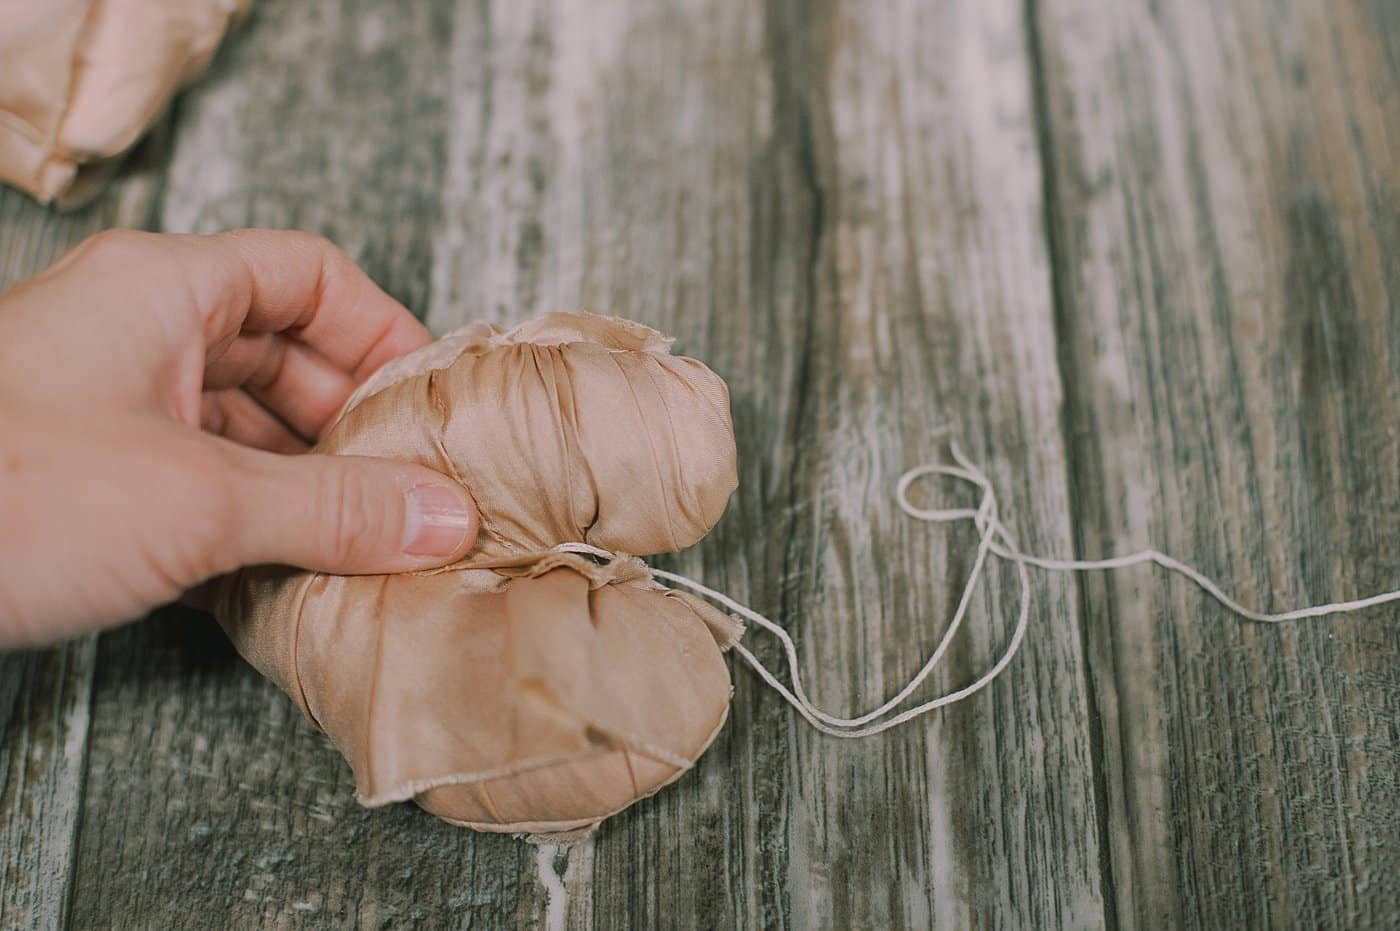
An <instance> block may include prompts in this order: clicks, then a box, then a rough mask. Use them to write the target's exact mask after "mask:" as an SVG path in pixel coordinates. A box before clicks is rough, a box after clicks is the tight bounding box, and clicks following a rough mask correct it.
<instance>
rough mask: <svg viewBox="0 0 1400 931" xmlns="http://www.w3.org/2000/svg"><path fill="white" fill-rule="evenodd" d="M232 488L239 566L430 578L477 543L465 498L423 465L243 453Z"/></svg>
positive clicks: (473, 509)
mask: <svg viewBox="0 0 1400 931" xmlns="http://www.w3.org/2000/svg"><path fill="white" fill-rule="evenodd" d="M242 458H243V460H244V461H243V463H242V466H243V467H242V468H240V469H239V470H238V476H237V478H236V479H235V482H236V484H237V487H236V488H235V489H234V494H236V495H237V496H238V501H239V508H240V516H239V519H238V521H237V532H236V536H237V538H238V539H237V543H236V545H237V548H238V551H239V553H240V555H241V556H242V562H243V563H244V564H257V563H281V564H285V565H291V566H299V567H301V568H303V569H311V570H314V571H318V572H332V573H336V574H339V575H353V574H364V573H388V572H412V571H415V570H419V569H432V568H435V567H437V566H441V565H446V564H447V563H450V562H454V561H456V560H457V559H460V558H461V557H462V556H464V555H466V553H467V551H468V550H469V549H471V547H472V544H474V543H475V542H476V532H477V528H478V526H479V523H480V522H479V519H478V516H477V510H476V504H475V503H474V502H473V501H472V499H471V496H470V495H469V494H468V493H467V490H466V489H465V488H463V487H462V486H461V485H460V484H459V483H457V482H455V481H453V480H452V479H450V478H448V477H447V476H445V475H442V474H441V473H438V472H434V471H433V470H431V469H427V468H424V467H422V466H417V465H410V464H409V463H404V462H393V461H390V460H386V459H369V458H363V457H358V456H323V455H314V454H308V455H299V456H282V455H277V454H275V453H268V452H262V451H260V450H252V449H248V450H246V451H245V454H244V456H243V457H242Z"/></svg>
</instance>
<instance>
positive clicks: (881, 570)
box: [429, 2, 1104, 928]
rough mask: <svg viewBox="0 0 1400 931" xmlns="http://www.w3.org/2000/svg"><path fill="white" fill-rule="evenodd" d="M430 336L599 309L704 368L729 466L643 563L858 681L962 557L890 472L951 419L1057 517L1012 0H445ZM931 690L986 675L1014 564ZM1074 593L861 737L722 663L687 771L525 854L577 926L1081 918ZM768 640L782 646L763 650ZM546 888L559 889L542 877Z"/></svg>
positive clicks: (1086, 912)
mask: <svg viewBox="0 0 1400 931" xmlns="http://www.w3.org/2000/svg"><path fill="white" fill-rule="evenodd" d="M461 12H462V15H461V16H459V18H458V20H457V24H456V28H455V35H456V43H455V49H456V51H455V54H454V72H453V86H454V88H455V91H454V93H456V94H457V96H456V97H455V98H454V107H455V112H454V123H453V130H452V132H451V134H450V136H449V141H448V153H449V155H448V166H449V168H448V175H447V184H446V194H445V197H446V207H445V210H446V213H445V217H444V222H443V223H442V225H441V227H440V229H441V239H440V241H439V252H438V258H437V261H436V263H435V266H434V270H435V273H436V274H437V278H436V280H435V285H434V292H433V301H432V304H431V311H430V314H429V321H430V323H431V324H433V325H434V326H435V327H436V328H438V329H447V328H449V327H452V326H455V325H457V324H460V323H461V322H463V321H464V320H468V319H472V318H475V317H480V316H487V317H492V318H496V319H501V320H515V319H520V318H522V317H524V316H527V315H529V314H532V313H536V312H539V311H544V310H550V309H555V308H565V309H573V308H577V307H587V308H591V309H595V310H602V311H607V312H611V313H617V314H621V315H624V316H628V317H633V318H636V319H639V320H643V321H646V322H649V323H652V324H654V325H657V326H659V327H660V328H662V329H664V330H667V331H669V332H671V333H674V334H676V335H677V336H678V337H679V342H678V344H677V345H678V349H679V350H681V351H684V352H687V353H691V354H694V355H697V356H699V357H701V358H704V359H706V360H707V361H708V362H709V363H710V364H711V365H713V366H714V367H715V368H716V369H717V370H718V371H719V372H721V373H722V374H723V375H725V377H726V378H728V379H729V382H730V385H731V388H732V392H733V403H734V412H735V417H736V424H737V429H738V434H739V444H740V464H741V476H742V479H741V487H740V490H739V493H738V495H737V497H736V499H735V501H734V502H733V504H732V505H731V511H730V513H729V514H728V515H727V516H726V518H725V519H724V521H722V522H721V524H720V526H719V527H718V528H717V530H716V531H715V532H714V533H713V534H712V535H711V536H710V537H709V538H707V539H706V540H705V541H704V543H702V544H701V545H700V546H699V547H698V548H697V549H696V550H694V551H692V552H690V553H687V554H685V555H683V556H681V557H679V558H675V559H666V560H663V561H662V563H663V564H664V565H667V566H672V567H679V568H680V571H683V572H686V573H688V574H692V575H695V576H697V577H700V578H703V579H705V580H706V581H707V582H709V583H710V584H712V585H717V586H719V587H721V588H724V589H725V590H727V591H730V592H732V593H733V594H734V595H735V596H736V597H739V598H741V599H743V600H745V601H748V602H749V603H751V604H753V605H755V606H756V607H758V608H760V609H762V610H765V611H768V612H771V613H772V614H773V615H774V616H777V617H780V618H782V619H784V620H785V621H787V622H788V623H789V624H790V625H791V626H792V628H793V629H794V631H795V632H796V633H797V635H798V636H799V638H800V639H801V640H802V641H803V644H804V664H805V668H806V669H807V671H808V675H809V676H810V677H812V681H813V682H814V683H815V684H814V691H815V692H816V694H817V695H819V696H820V697H821V698H822V699H823V700H825V701H826V702H827V703H829V704H831V705H833V706H836V707H852V706H854V705H855V704H857V703H866V704H868V703H871V702H873V701H876V700H878V699H879V698H881V697H883V696H885V695H887V694H889V693H890V692H892V691H893V690H894V688H895V687H896V686H897V683H898V682H900V681H902V680H903V679H904V678H905V677H907V676H908V675H910V674H911V673H912V672H913V671H914V670H915V669H916V668H917V667H918V665H919V663H920V662H921V660H922V657H923V656H924V655H925V653H926V652H927V651H928V650H929V649H930V648H931V645H932V643H933V642H934V641H935V640H936V637H937V634H938V633H939V632H940V631H941V629H942V625H943V623H944V619H945V618H946V617H947V616H948V615H949V613H950V612H951V608H952V602H953V601H954V600H955V598H956V595H957V589H958V587H959V586H960V580H961V578H962V576H963V575H964V573H966V571H967V570H968V568H969V556H968V547H969V546H970V545H971V543H972V538H971V535H970V533H963V534H960V535H955V536H954V537H953V538H952V539H951V540H950V541H945V540H944V539H943V537H942V536H941V535H940V534H939V533H937V532H935V531H931V530H929V529H928V528H926V527H924V526H922V525H912V526H911V524H910V522H908V520H907V519H906V518H904V517H902V516H901V515H899V513H898V512H897V511H896V509H895V508H894V506H893V501H892V500H891V490H892V487H891V486H892V483H893V481H894V480H895V478H896V477H897V476H898V475H899V473H900V472H901V471H902V470H903V469H905V468H906V467H908V466H911V465H914V464H916V463H918V462H920V461H924V460H927V459H929V458H930V457H932V456H934V455H935V453H936V452H937V449H938V446H937V444H936V443H935V442H933V440H932V438H931V436H930V431H931V428H932V427H933V426H935V425H936V424H938V423H940V422H947V421H953V422H957V423H960V424H961V425H962V427H963V436H964V439H965V442H966V443H967V444H968V445H969V446H970V447H971V449H972V450H973V452H974V453H975V454H976V455H979V456H981V457H982V458H984V459H985V460H986V461H988V462H989V463H990V465H991V468H992V471H993V474H994V476H995V477H996V479H997V481H998V482H999V483H1000V485H1001V487H1002V489H1003V490H1004V493H1005V495H1006V496H1007V500H1006V506H1007V507H1008V508H1010V509H1011V513H1012V514H1014V518H1013V519H1014V522H1015V525H1016V527H1017V530H1018V532H1019V533H1020V534H1021V535H1022V539H1023V541H1024V542H1025V543H1026V544H1027V545H1031V546H1035V547H1036V548H1039V549H1051V550H1055V549H1058V550H1061V551H1066V550H1068V549H1069V548H1070V545H1071V534H1070V531H1069V526H1068V523H1067V518H1066V516H1065V515H1066V514H1067V513H1068V510H1069V506H1068V500H1067V485H1066V477H1065V471H1064V469H1065V466H1064V455H1063V451H1062V448H1061V445H1060V429H1059V425H1058V421H1057V415H1058V403H1059V397H1060V395H1059V384H1058V376H1057V372H1056V359H1055V352H1054V336H1053V332H1052V328H1051V323H1052V314H1051V310H1052V306H1051V296H1050V285H1049V280H1050V279H1049V272H1048V268H1047V264H1048V259H1047V256H1046V253H1045V250H1044V249H1043V247H1042V241H1041V235H1042V231H1043V222H1042V221H1043V218H1042V215H1041V207H1040V198H1041V180H1040V174H1039V169H1038V156H1037V152H1036V146H1035V133H1034V111H1033V107H1032V101H1031V96H1030V81H1029V65H1028V56H1027V53H1026V46H1025V43H1024V36H1023V31H1022V26H1023V23H1022V18H1021V5H1020V4H1019V3H1012V2H993V3H976V2H960V3H944V4H920V3H913V2H907V3H902V4H892V3H884V2H880V3H850V4H846V5H843V6H840V7H834V6H832V5H830V4H822V3H817V4H811V3H797V2H771V3H769V4H767V5H766V6H765V7H759V6H756V5H753V4H747V3H740V2H734V3H721V2H711V3H698V2H697V3H688V4H673V5H669V6H666V7H664V8H658V7H657V5H655V4H651V3H633V4H624V3H617V4H608V5H604V6H600V5H598V4H585V3H555V4H546V3H518V4H511V5H505V4H499V5H495V6H492V7H490V8H489V10H488V9H486V8H484V7H476V8H465V9H463V10H462V11H461ZM1000 582H1001V584H998V585H995V586H993V588H994V590H995V591H996V592H997V593H998V596H999V597H997V598H987V597H983V598H979V600H978V601H977V602H976V605H975V611H974V616H975V618H976V620H975V621H974V622H973V623H972V624H971V628H972V629H971V630H970V631H969V632H968V637H967V642H965V643H963V644H961V645H960V646H959V647H958V648H957V649H956V650H955V651H954V655H953V658H952V659H951V660H950V661H949V663H948V668H947V670H946V672H945V673H944V674H943V675H941V676H939V677H938V682H939V685H940V686H942V687H944V688H946V687H948V686H951V685H954V684H962V683H964V682H967V681H969V680H970V679H971V678H972V677H973V676H974V674H975V673H976V672H977V671H979V670H980V669H982V668H985V666H986V665H987V664H989V662H990V659H991V657H992V656H993V653H994V651H995V650H996V649H997V648H998V647H1000V646H1001V645H1002V644H1003V643H1004V642H1005V639H1006V637H1007V635H1008V632H1009V628H1010V618H1009V615H1008V607H1007V606H1008V604H1009V601H1010V599H1011V596H1012V588H1011V586H1010V584H1009V582H1010V579H1009V578H1008V577H1006V576H1002V577H1000ZM1073 591H1074V589H1073V586H1072V583H1067V582H1065V581H1064V580H1057V579H1052V580H1049V582H1048V583H1038V585H1037V610H1036V627H1035V634H1034V636H1033V638H1032V640H1031V642H1030V643H1029V644H1028V646H1027V648H1026V652H1025V653H1024V654H1023V655H1022V657H1021V658H1020V660H1019V661H1018V662H1017V663H1016V665H1015V666H1013V667H1012V669H1011V670H1010V671H1009V672H1008V673H1007V676H1006V678H1005V680H1003V681H1002V682H1001V683H999V684H998V685H997V686H996V687H995V688H994V689H992V690H991V691H990V692H989V693H987V694H986V695H983V696H981V697H979V698H977V699H976V700H974V701H971V702H969V703H968V704H966V705H965V706H962V707H959V708H957V709H955V710H952V711H950V712H948V713H945V714H942V715H939V716H935V717H933V718H930V719H927V720H926V722H922V723H920V724H917V725H913V726H911V727H909V728H907V729H905V730H903V731H900V732H896V733H894V734H890V735H888V736H885V737H880V738H875V739H872V740H870V741H868V742H865V743H859V744H847V743H840V742H837V741H834V740H830V739H827V738H822V737H820V736H818V735H816V734H814V733H813V732H811V731H809V730H808V729H807V728H806V726H805V725H803V724H801V723H800V721H799V720H798V719H797V717H796V715H795V714H793V713H792V712H791V710H790V709H788V708H787V707H786V706H785V705H783V704H782V703H781V702H780V701H778V700H777V699H776V697H775V696H774V695H773V694H771V693H770V692H768V691H767V690H765V689H763V688H762V687H760V686H759V685H758V684H757V680H756V679H755V677H754V676H752V675H750V674H748V673H746V672H744V671H743V668H742V667H738V668H737V670H736V685H737V694H736V696H735V707H734V715H733V719H732V722H731V724H730V725H729V727H727V729H726V730H725V732H724V733H723V734H722V736H721V737H720V739H719V740H718V742H717V743H716V745H715V746H714V747H713V748H712V749H711V750H710V751H709V752H708V753H707V754H706V756H705V757H704V758H702V760H701V761H700V764H699V766H698V767H697V770H696V772H695V773H693V774H691V775H690V776H688V777H687V778H686V779H685V780H684V781H682V782H681V783H679V784H678V785H677V786H675V787H674V788H672V789H668V790H666V791H665V792H663V793H661V794H660V795H659V796H657V797H656V798H655V799H652V800H650V801H648V802H646V803H643V804H641V805H638V806H637V807H636V808H635V809H633V810H631V811H629V812H628V813H626V814H625V815H623V816H621V817H618V818H616V819H614V820H613V821H611V822H609V823H608V824H606V825H605V826H604V827H603V829H602V830H601V831H600V832H599V834H598V835H597V837H596V839H594V840H593V841H592V842H590V843H589V844H586V845H583V846H581V847H576V848H574V849H573V850H572V851H567V852H565V851H558V852H554V851H550V852H546V853H545V854H544V855H543V862H544V866H545V867H546V873H545V877H544V878H545V880H546V881H548V882H549V883H550V884H551V885H554V886H555V887H556V888H555V899H554V909H553V910H552V911H550V912H549V914H548V917H550V918H552V919H553V920H554V921H556V922H562V923H567V925H569V926H571V927H592V926H597V927H618V928H626V927H658V926H660V927H673V926H678V927H755V928H756V927H796V928H804V927H838V928H840V927H889V928H895V927H925V926H928V925H929V924H930V923H934V924H937V925H938V926H939V927H963V926H970V925H974V924H976V925H981V926H991V927H996V926H1009V927H1032V926H1034V927H1065V926H1075V927H1077V926H1097V925H1099V924H1101V923H1102V922H1103V921H1104V914H1103V902H1102V891H1101V888H1100V885H1099V849H1098V843H1099V841H1098V829H1097V826H1096V811H1095V802H1094V792H1093V783H1092V765H1091V759H1090V757H1091V747H1090V740H1089V735H1090V731H1089V726H1088V721H1087V712H1088V699H1087V695H1086V694H1085V692H1084V690H1083V687H1082V686H1083V682H1084V670H1083V667H1082V663H1081V658H1080V639H1079V632H1078V628H1077V622H1076V607H1075V603H1074V599H1073V598H1072V597H1071V596H1072V593H1073ZM755 642H756V644H757V648H758V649H759V650H760V652H761V654H762V655H764V656H765V657H767V658H768V659H769V660H770V661H771V660H773V659H774V658H775V657H776V655H777V653H776V651H775V650H773V649H772V644H771V643H765V642H763V641H762V640H761V639H758V640H756V641H755ZM560 898H563V899H564V902H563V905H562V907H560V905H559V899H560Z"/></svg>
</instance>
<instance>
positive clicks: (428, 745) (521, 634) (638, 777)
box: [216, 314, 741, 835]
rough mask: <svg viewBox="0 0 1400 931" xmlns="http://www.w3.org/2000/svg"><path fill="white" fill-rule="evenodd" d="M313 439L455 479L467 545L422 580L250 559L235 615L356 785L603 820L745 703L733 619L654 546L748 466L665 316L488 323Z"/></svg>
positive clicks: (524, 821)
mask: <svg viewBox="0 0 1400 931" xmlns="http://www.w3.org/2000/svg"><path fill="white" fill-rule="evenodd" d="M317 451H319V452H323V453H332V454H345V455H367V456H380V457H386V458H395V459H400V460H404V461H408V462H415V463H418V464H421V465H425V466H428V467H430V468H433V469H436V470H438V471H440V472H443V473H445V474H447V475H449V476H452V477H454V478H456V479H457V481H459V482H461V483H462V485H463V486H464V487H466V488H467V489H468V491H469V492H470V494H471V495H472V497H473V499H474V500H475V502H476V504H477V507H478V509H479V510H480V514H481V531H480V534H479V537H478V543H477V545H476V547H475V548H474V549H473V551H472V552H471V553H470V554H469V555H468V556H467V557H466V558H465V559H463V560H461V561H460V562H458V563H456V564H454V565H451V566H447V567H444V568H442V569H437V570H432V571H428V572H420V573H411V574H402V575H381V576H350V577H346V576H330V575H324V574H320V573H312V572H303V571H299V570H295V569H288V568H274V567H261V568H255V569H250V570H245V571H243V572H240V573H238V574H236V575H234V576H232V577H230V578H229V579H227V580H225V582H224V583H223V584H222V585H221V587H220V590H219V592H218V595H217V598H216V614H217V616H218V617H219V620H220V622H221V623H222V624H223V626H224V628H225V629H226V630H227V632H228V633H229V636H230V637H231V638H232V640H233V642H234V643H235V645H236V646H237V647H238V649H239V651H240V652H241V653H242V654H243V655H244V656H245V657H246V658H247V659H248V660H249V661H250V662H251V663H252V664H253V665H254V666H256V667H257V668H258V669H259V670H260V671H261V672H262V673H263V674H264V675H266V676H267V677H268V678H270V679H272V680H273V681H274V682H276V683H277V684H278V685H279V686H280V687H281V688H282V689H283V690H285V691H286V692H287V693H288V694H289V695H290V696H291V697H292V698H293V699H294V700H295V701H296V702H297V704H298V705H299V706H300V708H301V710H302V711H303V712H304V713H305V714H306V716H307V717H308V718H309V719H310V720H311V721H312V722H313V723H314V724H315V725H316V726H317V727H319V728H320V729H321V730H322V731H324V732H325V733H326V734H327V735H329V736H330V738H331V740H332V741H334V743H335V744H336V746H337V747H338V748H339V749H340V751H341V752H342V753H343V754H344V755H345V757H346V759H347V760H348V761H349V763H350V765H351V767H352V768H353V770H354V773H355V782H356V787H357V792H358V795H359V798H360V800H361V801H362V802H363V803H364V804H366V805H371V806H373V805H383V804H387V803H390V802H396V801H404V800H408V799H412V800H414V801H416V802H417V803H418V804H419V805H421V806H422V807H424V808H425V809H427V810H428V811H430V812H432V813H433V814H435V815H437V816H439V817H441V818H443V819H444V820H446V821H449V822H451V823H453V824H458V825H462V826H465V827H471V828H477V829H480V830H487V831H505V832H519V833H530V834H537V835H562V834H566V833H569V832H577V831H580V830H587V829H589V828H591V827H592V826H594V825H596V824H597V823H598V822H599V821H601V820H602V819H603V818H605V817H607V816H609V815H611V814H613V813H615V812H617V811H620V810H621V809H623V808H625V807H627V806H628V805H630V804H632V803H633V802H635V801H636V800H638V799H640V798H644V797H646V796H648V795H650V794H652V793H654V792H656V791H657V790H658V789H660V788H662V787H663V786H665V785H667V784H668V783H670V782H673V781H674V780H676V779H678V778H679V777H680V776H682V775H683V774H684V773H685V772H686V771H687V770H688V769H689V768H690V767H691V766H692V765H693V764H694V762H695V760H696V759H697V758H698V757H699V756H700V754H701V753H702V752H703V751H704V750H705V748H706V747H707V746H709V744H710V742H711V741H712V740H713V739H714V737H715V735H716V734H717V733H718V731H719V729H720V727H721V726H722V725H723V724H724V721H725V719H726V717H727V715H728V709H729V701H730V696H731V694H732V686H731V683H730V678H729V671H728V668H727V666H726V664H725V662H724V659H723V657H722V655H721V654H722V652H723V651H724V650H727V649H728V648H729V647H730V646H732V645H733V644H734V643H735V642H736V641H737V639H738V637H739V634H740V633H741V627H740V623H739V622H738V621H737V620H735V619H733V618H732V617H731V616H730V615H728V614H726V613H725V612H723V611H720V610H718V609H716V608H715V607H713V606H711V605H709V604H707V603H706V602H705V601H703V600H702V599H700V598H697V597H695V596H693V595H690V594H687V593H684V592H680V591H675V590H672V589H668V588H666V587H664V586H662V585H661V584H660V583H658V582H657V581H655V580H654V579H653V577H652V575H651V573H650V572H649V571H648V569H647V567H646V566H645V564H643V563H642V562H641V560H640V559H637V558H636V557H635V556H619V557H616V558H612V557H611V556H610V558H609V559H607V560H599V559H597V558H595V557H593V556H591V555H589V554H588V553H586V552H582V553H581V552H567V551H564V550H563V547H564V546H565V545H567V544H571V543H572V544H578V545H584V546H588V547H595V548H597V549H598V550H600V551H607V552H608V553H609V554H613V553H622V554H644V555H645V554H654V553H663V552H672V551H675V550H679V549H682V548H684V547H687V546H689V545H691V544H693V543H695V542H696V541H697V540H699V539H700V538H701V537H702V536H704V535H705V533H707V532H708V531H709V529H710V528H711V527H712V526H713V525H714V523H715V522H716V521H717V520H718V519H719V517H720V515H721V514H722V513H723V512H724V509H725V506H726V504H727V502H728V500H729V497H730V495H731V493H732V492H733V491H734V488H735V487H736V485H737V482H738V475H737V469H736V463H735V447H734V434H733V426H732V423H731V419H730V411H729V392H728V388H727V386H726V385H725V383H724V382H723V380H721V379H720V378H719V376H717V375H715V373H714V372H712V371H710V370H709V369H708V368H706V367H705V366H704V365H703V364H701V363H700V362H697V361H695V360H694V359H688V358H685V357H682V356H675V355H672V354H671V353H670V343H669V340H667V339H666V338H664V337H662V336H661V334H659V333H657V332H656V331H655V330H652V329H650V328H648V327H645V326H642V325H640V324H636V323H631V322H629V321H625V320H619V319H616V318H611V317H602V316H597V315H591V314H549V315H546V316H544V317H541V318H538V319H536V320H533V321H530V322H528V323H526V324H523V325H522V326H519V327H516V328H515V329H513V330H510V331H503V330H501V329H500V328H498V327H495V326H489V325H485V324H474V325H472V326H469V327H466V328H465V329H463V330H460V331H458V332H456V333H454V334H450V335H448V336H447V337H444V338H443V339H441V340H439V341H438V342H436V343H434V344H432V345H430V346H428V347H425V348H424V349H423V350H421V351H419V352H417V353H413V354H411V355H409V356H406V357H404V358H402V359H399V360H396V361H395V362H393V363H390V364H389V365H388V366H386V367H385V368H384V369H382V370H380V371H379V372H378V373H376V374H375V375H374V376H372V377H371V378H370V379H369V380H368V381H367V382H366V383H365V384H364V385H362V386H361V388H360V390H359V391H357V392H356V394H355V395H354V396H352V397H351V399H350V400H349V401H348V402H347V404H346V407H345V409H344V411H342V413H341V414H340V415H339V417H338V418H337V419H336V421H335V422H334V423H333V425H332V426H331V428H330V429H329V430H328V431H327V433H326V435H325V436H324V438H323V439H322V440H321V442H320V443H319V444H318V447H317Z"/></svg>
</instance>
